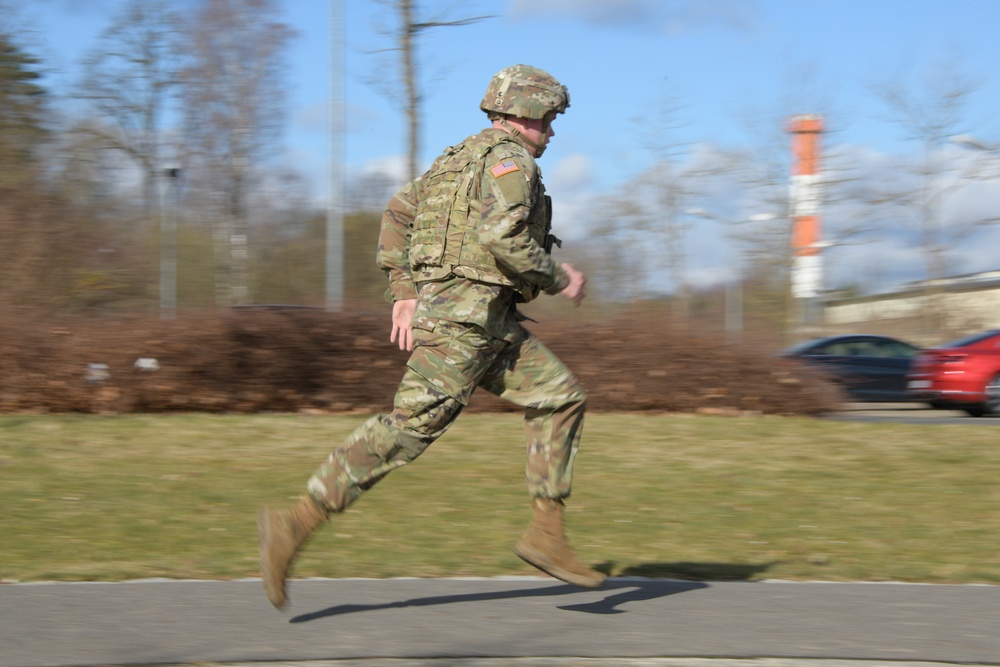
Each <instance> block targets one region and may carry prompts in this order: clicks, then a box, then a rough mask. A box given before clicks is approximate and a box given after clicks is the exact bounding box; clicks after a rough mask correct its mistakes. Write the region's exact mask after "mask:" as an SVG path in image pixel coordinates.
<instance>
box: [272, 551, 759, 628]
mask: <svg viewBox="0 0 1000 667" xmlns="http://www.w3.org/2000/svg"><path fill="white" fill-rule="evenodd" d="M769 567H770V564H767V565H756V566H754V565H732V564H723V563H649V564H644V565H640V566H636V567H631V568H627V569H626V570H624V571H623V572H622V573H621V574H622V576H623V577H637V578H635V579H625V578H615V579H609V580H608V581H607V583H606V584H605V585H604V586H603V587H602V588H600V589H596V591H599V592H607V593H611V594H610V595H607V596H606V597H604V598H602V599H601V600H597V601H596V602H584V603H580V604H567V605H558V606H557V608H558V609H563V610H566V611H578V612H583V613H587V614H624V613H625V610H624V609H619V607H620V606H622V605H624V604H626V603H628V602H639V601H642V600H652V599H656V598H661V597H666V596H668V595H676V594H678V593H686V592H688V591H695V590H699V589H703V588H708V587H709V584H707V583H704V582H702V581H679V580H669V581H664V580H662V579H655V578H649V579H646V578H645V577H667V576H677V575H678V574H686V575H687V578H700V577H697V576H693V575H697V574H698V573H699V572H704V573H711V574H712V576H711V577H706V578H710V579H716V580H730V581H732V580H740V579H742V580H746V579H750V578H752V577H753V576H754V575H755V574H757V573H759V572H762V571H764V570H766V569H768V568H769ZM612 568H613V563H605V564H603V565H600V566H598V567H597V569H598V570H602V571H605V572H607V571H610V570H611V569H612ZM638 577H643V578H638ZM615 591H620V592H615ZM592 592H595V591H594V590H591V589H585V588H579V587H577V586H570V585H568V584H559V585H554V586H543V587H537V586H532V587H528V588H520V589H517V590H512V591H491V592H486V593H462V594H458V595H434V596H429V597H422V598H412V599H409V600H399V601H396V602H383V603H379V604H342V605H337V606H335V607H327V608H326V609H320V610H319V611H314V612H310V613H308V614H301V615H299V616H295V617H294V618H292V619H290V620H289V623H307V622H309V621H315V620H318V619H321V618H327V617H330V616H340V615H343V614H355V613H358V612H364V611H378V610H382V609H406V608H409V607H432V606H436V605H443V604H456V603H460V602H486V601H490V600H509V599H513V598H538V597H560V596H564V595H572V594H579V593H592Z"/></svg>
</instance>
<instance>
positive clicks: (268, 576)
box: [257, 496, 327, 608]
mask: <svg viewBox="0 0 1000 667" xmlns="http://www.w3.org/2000/svg"><path fill="white" fill-rule="evenodd" d="M326 520H327V514H326V510H324V509H323V508H322V507H320V506H319V505H318V504H317V503H316V501H315V500H313V499H312V498H310V497H309V496H303V497H302V498H301V499H300V500H299V504H298V505H296V506H295V507H293V508H292V509H290V510H269V509H267V508H266V507H265V508H264V509H262V510H261V511H260V512H259V513H258V514H257V541H258V543H259V544H260V576H261V578H262V579H263V580H264V590H265V591H266V592H267V599H268V600H270V601H271V604H273V605H274V606H275V607H278V608H281V607H283V606H284V604H285V602H286V600H287V599H288V598H287V595H286V594H285V578H286V577H287V576H288V570H289V568H290V567H291V566H292V561H293V560H294V559H295V554H297V553H298V551H299V549H301V548H302V545H303V544H305V543H306V540H308V539H309V536H310V535H312V534H313V532H315V530H316V529H317V528H318V527H319V525H320V524H321V523H323V522H325V521H326Z"/></svg>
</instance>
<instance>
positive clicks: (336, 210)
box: [326, 0, 345, 311]
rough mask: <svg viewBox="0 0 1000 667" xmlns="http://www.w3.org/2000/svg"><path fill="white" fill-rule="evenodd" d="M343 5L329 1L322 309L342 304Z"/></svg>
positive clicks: (336, 1) (341, 2) (336, 309)
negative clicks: (327, 168) (327, 195)
mask: <svg viewBox="0 0 1000 667" xmlns="http://www.w3.org/2000/svg"><path fill="white" fill-rule="evenodd" d="M344 106H345V105H344V4H343V0H330V202H329V204H328V205H327V210H326V309H327V310H328V311H339V310H340V309H341V308H342V307H343V304H344Z"/></svg>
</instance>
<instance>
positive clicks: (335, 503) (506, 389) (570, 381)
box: [307, 321, 587, 512]
mask: <svg viewBox="0 0 1000 667" xmlns="http://www.w3.org/2000/svg"><path fill="white" fill-rule="evenodd" d="M413 333H414V348H413V354H412V356H411V357H410V359H409V361H408V362H407V370H406V373H405V374H404V376H403V380H402V382H401V383H400V385H399V389H398V390H397V391H396V397H395V400H394V405H393V411H392V412H391V413H390V414H388V415H378V416H375V417H372V418H371V419H369V420H367V421H366V422H365V423H363V424H361V426H359V427H358V428H357V429H355V430H354V432H353V433H351V435H350V436H348V438H347V440H346V441H345V442H344V444H343V445H341V446H340V447H338V448H337V449H336V450H335V451H334V452H332V453H331V454H330V456H329V457H327V459H326V460H325V461H324V462H323V463H322V464H321V465H320V466H319V468H318V469H317V470H316V472H315V473H314V474H313V476H312V477H311V478H310V479H309V482H308V485H307V488H308V491H309V494H310V495H311V496H312V497H313V498H314V499H315V500H316V501H318V502H319V503H320V504H321V505H323V506H325V507H326V508H327V509H328V510H330V511H334V512H338V511H341V510H343V509H344V508H346V507H347V506H348V505H350V504H351V503H352V502H354V500H356V499H357V498H358V497H359V496H360V495H361V494H362V493H364V492H365V491H366V490H368V489H369V488H371V487H372V486H373V485H374V484H375V483H377V482H378V481H379V480H381V479H382V478H383V477H385V476H386V475H387V474H389V473H390V472H391V471H392V470H394V469H396V468H399V467H401V466H404V465H406V464H407V463H410V462H411V461H413V460H414V459H416V458H417V457H418V456H420V454H422V453H423V452H424V450H425V449H427V447H428V446H430V444H431V443H433V442H434V441H435V440H437V439H438V438H439V437H441V436H442V435H443V434H444V433H445V431H447V430H448V427H449V426H451V424H452V423H453V422H454V421H455V419H456V418H457V417H458V415H459V413H461V411H462V409H463V408H464V407H465V406H466V405H467V404H468V402H469V398H470V397H471V396H472V393H473V392H474V391H475V389H476V387H482V388H483V389H485V390H487V391H489V392H491V393H493V394H495V395H497V396H499V397H500V398H503V399H505V400H507V401H510V402H511V403H514V404H515V405H520V406H524V408H525V413H524V432H525V437H526V439H527V465H526V478H527V484H528V492H529V494H530V495H531V496H533V497H541V498H565V497H567V496H569V494H570V486H571V482H572V477H573V461H574V459H575V457H576V451H577V448H578V447H579V444H580V434H581V431H582V429H583V417H584V410H585V407H586V400H587V394H586V392H585V391H584V389H583V386H582V385H581V384H580V382H579V381H578V380H577V379H576V377H575V376H574V375H573V374H572V373H571V372H570V371H569V369H568V368H566V366H565V365H564V364H563V363H562V361H560V360H559V358H558V357H556V356H555V355H554V354H553V353H552V352H551V351H549V350H548V348H546V347H545V346H544V345H542V343H541V342H540V341H539V340H538V339H537V338H535V337H534V336H533V335H531V334H530V333H529V332H528V331H526V330H525V329H523V328H522V329H521V331H520V333H519V336H518V338H517V339H516V340H514V341H513V342H508V341H504V340H500V339H497V338H493V337H491V336H489V335H487V334H486V333H485V332H484V331H483V330H482V329H481V328H479V327H475V326H466V325H461V324H456V323H452V322H445V321H438V322H437V325H436V326H435V329H434V331H424V330H418V329H414V330H413ZM484 444H488V443H484Z"/></svg>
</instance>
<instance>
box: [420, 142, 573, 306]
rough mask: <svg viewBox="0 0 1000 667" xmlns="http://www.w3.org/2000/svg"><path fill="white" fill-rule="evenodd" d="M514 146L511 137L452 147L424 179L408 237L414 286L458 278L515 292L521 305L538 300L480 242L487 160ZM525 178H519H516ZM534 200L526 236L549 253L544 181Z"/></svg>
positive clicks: (548, 207) (532, 288)
mask: <svg viewBox="0 0 1000 667" xmlns="http://www.w3.org/2000/svg"><path fill="white" fill-rule="evenodd" d="M507 142H510V143H512V144H515V145H516V146H517V148H518V149H521V146H520V144H517V142H516V141H514V139H513V138H512V137H510V136H509V135H507V134H499V135H498V134H494V133H487V134H486V135H476V136H473V137H469V138H468V139H466V140H465V141H464V142H462V143H460V144H458V145H456V146H450V147H448V148H447V149H445V152H444V153H443V154H442V155H441V156H439V157H438V158H437V159H436V160H435V161H434V164H433V165H431V168H430V169H429V170H428V171H427V174H425V175H424V177H423V178H424V186H423V196H422V197H421V199H420V202H419V203H418V205H417V213H416V216H415V217H414V219H413V224H412V229H411V234H410V249H409V260H410V270H411V271H412V275H413V279H414V281H416V282H418V283H419V282H425V281H431V280H444V279H446V278H449V277H452V276H460V277H464V278H469V279H472V280H478V281H480V282H485V283H491V284H495V285H504V286H507V287H512V288H513V289H515V290H516V291H518V292H519V293H520V294H521V297H522V299H524V300H530V299H532V298H534V297H535V296H537V293H538V289H537V288H536V287H535V286H533V285H530V284H528V283H527V282H525V281H524V280H522V279H521V278H520V277H519V276H518V275H517V274H516V273H513V272H511V271H509V270H507V269H506V267H504V266H502V265H499V264H498V263H497V261H496V259H495V258H494V257H493V255H492V254H491V253H490V252H489V251H488V250H487V249H486V248H485V247H484V246H483V244H482V242H481V240H480V235H479V232H480V225H479V221H480V216H481V215H482V210H481V209H482V201H481V200H480V189H481V188H482V178H483V170H484V168H485V163H486V159H487V156H488V155H489V154H490V153H492V152H493V151H494V149H495V148H496V147H497V146H498V145H500V144H504V143H507ZM516 177H517V178H523V176H522V175H521V174H518V175H517V176H516ZM535 190H536V191H535V193H534V196H533V197H532V199H533V202H534V206H533V207H532V210H531V213H530V215H529V216H528V219H527V221H526V222H527V227H528V233H529V234H531V236H532V238H534V239H535V241H537V242H538V244H539V245H540V246H543V247H544V248H545V250H546V252H550V251H551V239H552V238H554V237H551V236H550V234H549V230H550V228H551V220H552V213H551V205H550V201H549V197H548V196H547V195H545V187H544V186H543V185H542V183H541V179H537V181H536V185H535Z"/></svg>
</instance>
